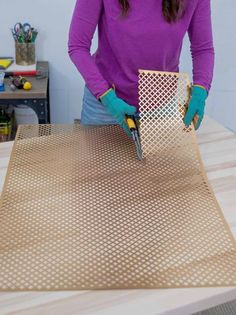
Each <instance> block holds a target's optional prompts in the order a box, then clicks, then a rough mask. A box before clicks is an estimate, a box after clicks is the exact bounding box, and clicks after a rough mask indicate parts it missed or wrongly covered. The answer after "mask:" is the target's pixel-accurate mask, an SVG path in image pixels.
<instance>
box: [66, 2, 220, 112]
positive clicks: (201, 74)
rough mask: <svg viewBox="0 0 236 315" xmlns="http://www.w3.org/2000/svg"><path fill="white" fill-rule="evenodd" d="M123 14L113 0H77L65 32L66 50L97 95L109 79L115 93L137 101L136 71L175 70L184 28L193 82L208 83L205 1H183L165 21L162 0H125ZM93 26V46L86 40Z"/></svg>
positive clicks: (208, 9) (208, 27) (208, 36)
mask: <svg viewBox="0 0 236 315" xmlns="http://www.w3.org/2000/svg"><path fill="white" fill-rule="evenodd" d="M129 2H130V7H131V8H130V11H129V14H128V16H126V17H122V16H121V15H120V12H121V8H120V5H119V1H118V0H77V2H76V5H75V9H74V13H73V17H72V21H71V25H70V31H69V41H68V49H69V55H70V58H71V60H72V61H73V63H74V64H75V66H76V67H77V69H78V70H79V72H80V73H81V75H82V76H83V78H84V80H85V82H86V84H87V86H88V88H89V90H90V91H91V92H92V94H93V95H95V96H96V97H97V98H98V97H99V96H101V95H102V94H103V93H104V92H105V91H106V90H107V89H109V88H110V87H111V86H112V85H113V84H114V85H115V88H116V92H117V95H118V96H119V97H121V98H122V99H124V100H125V101H126V102H127V103H129V104H130V105H134V106H138V70H139V69H147V70H159V71H171V72H178V71H179V59H180V53H181V49H182V42H183V38H184V35H185V34H186V32H188V35H189V39H190V42H191V54H192V60H193V83H194V84H199V85H202V86H204V87H205V88H206V89H207V90H208V91H209V90H210V87H211V82H212V76H213V68H214V48H213V38H212V26H211V7H210V0H186V10H185V14H184V16H183V17H182V19H181V20H179V21H178V22H176V23H172V24H170V23H168V22H167V21H166V20H165V18H164V16H163V14H162V0H146V1H143V0H130V1H129ZM97 25H98V36H99V38H98V49H97V51H96V53H95V54H93V55H91V53H90V47H91V41H92V38H93V35H94V32H95V29H96V26H97Z"/></svg>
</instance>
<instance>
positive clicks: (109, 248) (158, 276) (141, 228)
mask: <svg viewBox="0 0 236 315" xmlns="http://www.w3.org/2000/svg"><path fill="white" fill-rule="evenodd" d="M180 77H181V75H180ZM180 77H178V76H177V79H176V78H175V80H177V81H178V84H177V85H176V84H174V86H171V87H170V89H172V92H171V93H170V94H168V97H167V99H168V102H165V98H163V101H162V103H161V104H163V106H165V105H164V104H172V105H171V108H173V109H171V112H170V113H167V112H166V110H164V109H161V106H160V105H159V104H160V103H159V101H158V99H157V98H156V95H157V89H158V88H159V87H160V86H161V84H160V82H159V84H158V85H156V86H155V87H153V81H152V80H151V81H150V78H152V76H150V74H149V73H141V74H140V106H141V134H142V144H143V148H144V155H145V158H144V160H143V161H141V162H140V161H138V160H137V159H136V153H135V147H134V144H133V142H132V141H131V140H130V139H129V138H128V137H127V136H126V134H125V133H124V132H123V130H121V129H120V128H119V127H118V126H106V127H97V128H83V127H81V126H80V125H78V124H75V125H37V126H20V128H19V129H18V133H17V137H16V140H15V143H14V147H13V152H12V155H11V160H10V164H9V167H8V172H7V178H6V181H5V185H4V191H3V195H2V198H1V207H0V240H1V242H0V290H10V291H11V290H77V289H118V288H122V289H126V288H173V287H202V286H231V285H236V246H235V240H234V239H233V237H232V234H231V233H230V230H229V227H228V225H227V223H226V222H225V220H224V217H223V215H222V212H221V210H220V208H219V206H218V204H217V202H216V200H215V197H214V195H213V192H212V191H211V188H210V186H209V184H208V181H207V178H206V175H205V172H204V169H203V166H202V164H201V160H200V156H199V153H198V149H197V145H196V142H195V138H194V131H193V130H192V131H190V129H191V128H189V130H188V131H189V132H186V131H185V132H184V131H183V128H184V126H183V123H182V118H181V115H182V114H183V106H184V105H183V104H184V102H185V101H186V97H188V96H187V94H186V83H188V81H187V79H185V80H184V81H183V83H182V85H180V80H179V79H178V78H180ZM167 78H169V76H167ZM181 78H182V77H181ZM172 79H173V78H172V76H171V80H172ZM148 81H149V83H148ZM171 82H172V81H171ZM175 82H176V81H175ZM181 82H182V81H181ZM147 83H148V84H147ZM166 84H167V85H168V84H169V81H168V80H167V83H166ZM148 85H150V88H148V89H147V88H146V87H147V86H148ZM176 87H177V90H176ZM178 90H181V91H183V93H182V92H180V94H178V93H177V92H178ZM149 91H150V92H149ZM167 91H168V88H167ZM150 93H153V96H151V97H150V95H151V94H150ZM172 93H173V95H172ZM174 94H176V95H182V96H181V97H180V96H177V98H176V95H174ZM161 97H162V96H161ZM173 97H175V100H177V101H175V102H174V101H172V99H173ZM151 98H152V100H151ZM147 106H149V107H150V106H151V108H149V110H150V112H151V111H153V109H155V110H154V111H153V113H154V114H153V118H152V119H153V120H155V124H154V123H153V121H152V120H151V119H149V117H147V116H148V115H149V114H148V113H146V110H145V108H146V107H147ZM166 106H167V105H166ZM155 113H159V114H158V115H156V114H155ZM145 117H146V118H145ZM150 121H151V123H150ZM173 126H174V127H173ZM156 135H158V137H157V139H156ZM163 137H165V139H166V140H163ZM158 139H159V140H158ZM150 144H151V145H150Z"/></svg>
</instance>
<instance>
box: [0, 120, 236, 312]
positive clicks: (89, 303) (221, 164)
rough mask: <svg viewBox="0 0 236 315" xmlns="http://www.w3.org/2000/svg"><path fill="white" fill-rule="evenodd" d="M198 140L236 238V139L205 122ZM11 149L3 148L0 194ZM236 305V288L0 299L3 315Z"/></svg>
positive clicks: (181, 309)
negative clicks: (225, 303)
mask: <svg viewBox="0 0 236 315" xmlns="http://www.w3.org/2000/svg"><path fill="white" fill-rule="evenodd" d="M197 139H198V143H199V145H200V151H201V154H202V158H203V161H204V165H205V168H206V171H207V174H208V178H209V180H210V183H211V185H212V187H213V190H214V192H215V194H216V197H217V200H218V202H219V204H220V206H221V207H222V210H223V212H224V215H225V218H226V220H227V222H228V223H229V225H230V227H231V230H232V233H233V234H234V237H235V238H236V135H235V134H234V133H232V132H230V131H228V130H226V129H225V128H223V127H222V126H221V125H219V124H218V123H216V122H215V121H213V120H212V119H210V118H208V117H206V118H205V119H204V122H203V124H202V127H201V128H200V130H199V131H198V132H197ZM12 144H13V142H7V143H1V144H0V189H2V186H3V183H4V177H5V174H6V169H7V165H8V162H9V157H10V152H11V149H12ZM234 299H236V287H235V288H199V289H195V288H194V289H165V290H119V291H100V292H98V291H93V292H91V291H78V292H55V293H54V292H50V293H48V292H41V293H24V292H21V293H0V315H2V314H11V315H13V314H20V315H35V314H44V315H47V314H48V315H49V314H57V315H62V314H63V315H64V314H65V315H67V314H70V315H78V314H79V315H83V314H86V315H91V314H96V315H121V314H122V315H154V314H155V315H156V314H163V315H164V314H165V315H170V314H171V315H185V314H192V313H194V312H197V311H200V310H203V309H207V308H210V307H213V306H215V305H218V304H221V303H224V302H227V301H231V300H234Z"/></svg>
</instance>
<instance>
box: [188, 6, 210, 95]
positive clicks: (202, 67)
mask: <svg viewBox="0 0 236 315" xmlns="http://www.w3.org/2000/svg"><path fill="white" fill-rule="evenodd" d="M188 35H189V39H190V42H191V54H192V61H193V83H194V84H199V85H203V86H204V87H205V88H206V89H207V90H208V91H209V90H210V88H211V83H212V78H213V69H214V56H215V53H214V47H213V35H212V25H211V5H210V0H198V2H197V6H196V9H195V11H194V14H193V17H192V20H191V23H190V26H189V29H188Z"/></svg>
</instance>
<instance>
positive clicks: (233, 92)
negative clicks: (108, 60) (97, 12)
mask: <svg viewBox="0 0 236 315" xmlns="http://www.w3.org/2000/svg"><path fill="white" fill-rule="evenodd" d="M190 1H191V0H190ZM74 3H75V0H50V1H49V0H33V1H32V0H24V2H23V3H21V2H19V1H18V0H0V11H2V9H4V12H5V13H4V14H2V13H1V17H0V55H14V42H13V39H12V37H11V33H10V28H11V27H12V26H13V25H14V23H15V22H16V21H22V22H25V21H28V22H30V23H31V24H32V25H33V26H34V27H36V28H38V30H39V32H40V33H39V37H38V39H37V57H38V60H48V61H49V62H50V77H51V86H50V92H51V114H52V122H54V123H64V122H66V123H70V122H72V121H73V119H74V118H78V117H79V116H80V110H81V101H82V96H83V85H84V83H83V80H82V78H81V76H80V75H79V74H78V72H77V70H76V69H75V67H74V65H73V64H72V63H71V61H70V59H69V57H68V54H67V35H68V27H69V24H70V19H71V15H72V11H73V8H74ZM235 12H236V1H235V0H212V17H213V25H214V41H215V49H216V67H215V76H214V81H213V85H212V90H211V93H210V96H209V98H208V103H207V113H208V114H209V115H210V116H212V117H214V118H215V119H216V120H218V121H219V122H221V123H222V124H224V125H225V126H226V127H229V128H231V129H232V130H235V131H236V106H235V103H236V80H235V75H234V73H235V70H236V22H235V21H236V20H235ZM95 46H96V40H95V43H94V47H95ZM188 46H189V45H188V40H186V41H185V44H184V49H183V54H182V58H181V64H182V67H181V70H183V71H188V72H189V73H191V69H192V67H191V59H190V53H189V47H188Z"/></svg>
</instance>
